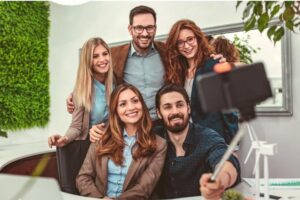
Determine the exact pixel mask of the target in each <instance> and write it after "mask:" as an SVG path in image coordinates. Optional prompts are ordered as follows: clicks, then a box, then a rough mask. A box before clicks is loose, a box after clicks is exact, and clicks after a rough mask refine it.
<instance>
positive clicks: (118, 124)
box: [77, 83, 167, 199]
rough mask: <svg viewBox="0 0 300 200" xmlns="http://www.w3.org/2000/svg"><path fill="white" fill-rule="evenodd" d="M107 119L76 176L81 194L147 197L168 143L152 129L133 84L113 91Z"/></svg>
mask: <svg viewBox="0 0 300 200" xmlns="http://www.w3.org/2000/svg"><path fill="white" fill-rule="evenodd" d="M108 122H109V123H108V126H107V128H106V131H105V133H104V135H103V137H102V139H101V141H99V142H97V143H92V144H91V146H90V149H89V151H88V153H87V156H86V159H85V161H84V163H83V165H82V168H81V170H80V172H79V174H78V176H77V188H78V190H79V192H80V194H81V195H83V196H92V197H101V198H103V197H105V198H108V199H110V198H118V199H148V198H149V197H150V195H151V194H152V191H153V189H154V187H155V185H156V183H157V181H158V179H159V177H160V174H161V171H162V168H163V165H164V161H165V156H166V149H167V146H166V142H165V140H164V139H162V138H161V137H159V136H157V135H156V134H155V133H153V132H152V122H151V118H150V114H149V111H148V109H147V106H146V104H145V103H144V100H143V98H142V95H141V93H140V92H139V91H138V90H137V89H136V88H135V87H134V86H132V85H130V84H126V83H125V84H121V85H119V86H118V87H117V88H116V89H115V90H114V91H113V93H112V95H111V102H110V105H109V121H108Z"/></svg>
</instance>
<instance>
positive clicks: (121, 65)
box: [67, 5, 220, 142]
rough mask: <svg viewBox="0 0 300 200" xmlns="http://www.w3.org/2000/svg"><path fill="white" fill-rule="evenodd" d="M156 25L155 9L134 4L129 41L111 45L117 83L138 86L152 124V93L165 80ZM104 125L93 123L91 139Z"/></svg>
mask: <svg viewBox="0 0 300 200" xmlns="http://www.w3.org/2000/svg"><path fill="white" fill-rule="evenodd" d="M156 28H157V26H156V12H155V11H154V10H153V9H152V8H150V7H148V6H143V5H141V6H137V7H135V8H133V9H132V10H131V11H130V14H129V25H128V31H129V33H130V35H131V36H132V40H131V42H130V43H129V44H124V45H121V46H116V47H112V48H111V52H112V62H113V68H114V73H115V75H116V80H117V84H121V83H123V82H126V83H130V84H132V85H134V86H135V87H137V88H138V89H139V91H140V92H141V93H142V95H143V99H144V100H145V103H146V105H147V107H148V109H149V112H150V116H151V118H152V120H153V122H154V125H157V124H161V123H160V120H158V117H157V114H156V110H155V95H156V92H157V91H158V90H159V89H160V88H161V87H162V86H163V85H164V83H165V79H164V78H165V68H166V67H167V61H166V46H165V43H163V42H160V41H154V38H155V34H156ZM187 42H188V41H187ZM218 57H220V56H218V55H217V56H216V58H218ZM67 109H68V112H69V113H72V112H73V110H74V104H73V101H72V96H69V97H68V99H67ZM104 126H105V125H104V124H99V125H94V126H93V127H92V128H91V129H90V134H89V135H90V140H91V142H96V141H98V140H99V139H100V138H101V135H102V134H103V133H104V132H103V130H104Z"/></svg>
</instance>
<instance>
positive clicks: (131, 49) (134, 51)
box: [129, 41, 156, 56]
mask: <svg viewBox="0 0 300 200" xmlns="http://www.w3.org/2000/svg"><path fill="white" fill-rule="evenodd" d="M155 50H156V49H155V46H154V43H153V42H152V44H151V48H150V50H149V52H148V53H147V55H148V54H149V53H150V52H151V51H155ZM133 55H139V54H138V53H137V51H136V49H135V48H134V45H133V41H131V42H130V51H129V56H133Z"/></svg>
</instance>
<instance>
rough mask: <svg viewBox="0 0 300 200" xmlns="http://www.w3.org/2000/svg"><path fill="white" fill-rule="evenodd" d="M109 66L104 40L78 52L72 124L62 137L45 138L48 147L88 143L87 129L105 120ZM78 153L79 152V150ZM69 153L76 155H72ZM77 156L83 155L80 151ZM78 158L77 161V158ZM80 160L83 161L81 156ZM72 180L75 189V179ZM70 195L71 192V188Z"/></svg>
mask: <svg viewBox="0 0 300 200" xmlns="http://www.w3.org/2000/svg"><path fill="white" fill-rule="evenodd" d="M111 66H112V61H111V54H110V49H109V48H108V45H107V44H106V42H105V41H104V40H103V39H101V38H99V37H97V38H91V39H89V40H88V41H86V42H85V43H84V45H83V47H82V49H81V52H80V63H79V67H78V71H77V79H76V83H75V88H74V91H73V98H74V103H75V104H76V108H75V110H74V112H73V114H72V122H71V125H70V127H69V129H68V130H67V132H66V133H65V135H64V136H62V135H60V134H53V135H51V136H50V137H49V138H48V144H49V147H50V148H51V147H52V146H57V147H64V146H66V145H68V144H69V143H70V142H72V141H73V140H85V141H88V131H89V128H90V127H91V126H92V125H95V124H99V123H102V122H104V121H106V120H107V118H108V103H109V101H110V94H111V92H112V90H113V69H112V67H111ZM79 148H80V147H79ZM86 150H87V148H86ZM78 151H80V150H79V149H78ZM71 153H74V154H76V153H75V152H71ZM78 153H79V154H82V152H78ZM83 154H84V153H83ZM66 156H71V155H66ZM78 159H79V160H80V158H78ZM81 159H82V161H83V159H84V157H83V158H81ZM82 161H81V163H82ZM79 167H80V166H79ZM79 167H78V169H77V172H78V170H79ZM75 171H76V170H75ZM72 176H74V174H73V175H72ZM75 176H76V174H75ZM73 179H74V180H73V182H74V183H73V187H74V188H75V177H74V178H73ZM62 188H63V187H62ZM66 191H69V189H66ZM70 192H71V193H74V191H72V189H70ZM75 193H76V192H75Z"/></svg>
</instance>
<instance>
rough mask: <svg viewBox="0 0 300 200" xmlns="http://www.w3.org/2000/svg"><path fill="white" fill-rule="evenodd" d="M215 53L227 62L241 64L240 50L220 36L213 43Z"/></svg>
mask: <svg viewBox="0 0 300 200" xmlns="http://www.w3.org/2000/svg"><path fill="white" fill-rule="evenodd" d="M212 46H213V47H214V48H215V52H216V53H218V54H222V55H223V56H224V58H226V61H227V62H239V61H240V54H239V50H238V49H237V48H236V47H235V46H234V44H232V43H231V42H230V41H229V40H228V39H227V38H225V37H223V36H219V37H217V38H216V39H214V41H213V42H212Z"/></svg>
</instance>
